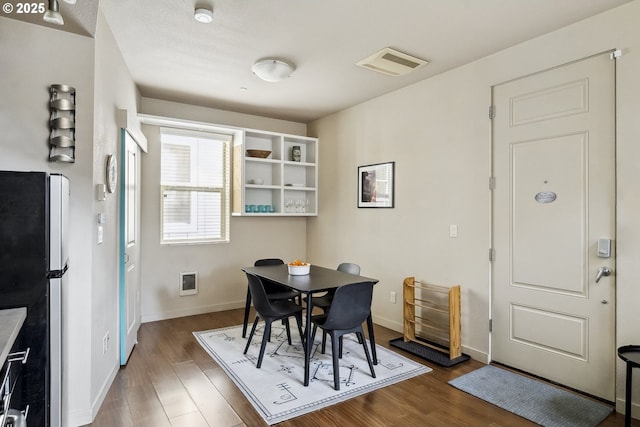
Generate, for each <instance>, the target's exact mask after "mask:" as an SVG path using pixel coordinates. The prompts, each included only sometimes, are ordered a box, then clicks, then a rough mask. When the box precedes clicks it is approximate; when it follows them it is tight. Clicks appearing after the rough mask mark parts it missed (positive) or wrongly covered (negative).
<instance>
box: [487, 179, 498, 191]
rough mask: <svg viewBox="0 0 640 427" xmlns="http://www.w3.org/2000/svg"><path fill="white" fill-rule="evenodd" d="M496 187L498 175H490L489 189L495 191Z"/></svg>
mask: <svg viewBox="0 0 640 427" xmlns="http://www.w3.org/2000/svg"><path fill="white" fill-rule="evenodd" d="M495 189H496V177H495V176H490V177H489V190H491V191H493V190H495Z"/></svg>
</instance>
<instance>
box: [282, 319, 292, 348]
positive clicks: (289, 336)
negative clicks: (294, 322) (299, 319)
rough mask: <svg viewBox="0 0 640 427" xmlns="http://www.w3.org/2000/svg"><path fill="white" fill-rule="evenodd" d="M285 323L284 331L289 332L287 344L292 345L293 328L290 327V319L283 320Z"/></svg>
mask: <svg viewBox="0 0 640 427" xmlns="http://www.w3.org/2000/svg"><path fill="white" fill-rule="evenodd" d="M282 321H283V322H284V329H285V331H287V342H288V343H289V345H291V328H290V327H289V318H286V319H282Z"/></svg>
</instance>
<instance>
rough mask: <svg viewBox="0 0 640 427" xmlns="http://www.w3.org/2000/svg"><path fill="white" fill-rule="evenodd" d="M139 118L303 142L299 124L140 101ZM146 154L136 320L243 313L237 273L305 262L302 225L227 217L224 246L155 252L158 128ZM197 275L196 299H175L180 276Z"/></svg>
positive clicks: (150, 129) (300, 221)
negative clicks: (262, 264)
mask: <svg viewBox="0 0 640 427" xmlns="http://www.w3.org/2000/svg"><path fill="white" fill-rule="evenodd" d="M141 112H142V113H145V114H152V115H158V116H165V117H173V118H180V119H187V120H193V121H199V122H206V123H211V124H218V125H227V126H238V127H246V128H253V129H262V130H269V131H274V132H283V133H290V134H295V135H306V126H305V125H303V124H300V123H295V122H287V121H283V120H274V119H268V118H264V117H257V116H251V115H247V114H239V113H231V112H228V111H222V110H215V109H211V108H204V107H195V106H189V105H184V104H178V103H173V102H165V101H159V100H154V99H148V98H143V99H142V107H141ZM143 132H144V134H145V135H146V136H147V139H148V142H149V152H148V153H147V154H145V155H143V157H142V187H143V192H142V212H141V217H142V218H143V222H142V225H141V233H142V236H141V241H142V263H141V264H142V320H143V322H148V321H152V320H158V319H166V318H172V317H178V316H186V315H190V314H199V313H206V312H211V311H219V310H226V309H230V308H237V307H244V302H245V298H246V292H247V279H246V276H245V275H244V273H242V271H241V270H240V268H241V267H243V266H247V265H253V262H254V261H255V260H256V259H258V258H274V257H275V258H282V259H283V260H285V261H286V260H292V259H295V258H305V257H306V253H307V248H306V242H307V240H306V221H305V219H304V218H285V217H282V218H278V217H272V218H256V217H232V218H231V242H230V243H220V244H203V245H160V137H159V128H158V127H157V126H152V125H144V126H143ZM193 271H196V272H198V291H199V292H198V294H197V295H189V296H182V297H181V296H180V295H179V284H180V273H181V272H193Z"/></svg>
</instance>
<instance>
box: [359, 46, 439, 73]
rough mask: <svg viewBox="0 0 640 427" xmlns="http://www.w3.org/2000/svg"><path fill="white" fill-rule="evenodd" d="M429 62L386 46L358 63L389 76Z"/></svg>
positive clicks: (411, 69)
mask: <svg viewBox="0 0 640 427" xmlns="http://www.w3.org/2000/svg"><path fill="white" fill-rule="evenodd" d="M427 63H428V61H425V60H424V59H420V58H416V57H415V56H411V55H408V54H406V53H402V52H399V51H397V50H395V49H391V48H389V47H385V48H384V49H382V50H380V51H378V52H376V53H374V54H373V55H371V56H369V57H367V58H365V59H363V60H361V61H358V62H357V63H356V65H358V66H360V67H363V68H367V69H369V70H372V71H377V72H379V73H382V74H386V75H388V76H401V75H403V74H407V73H408V72H410V71H413V70H415V69H416V68H418V67H420V66H422V65H424V64H427Z"/></svg>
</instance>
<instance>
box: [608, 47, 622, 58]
mask: <svg viewBox="0 0 640 427" xmlns="http://www.w3.org/2000/svg"><path fill="white" fill-rule="evenodd" d="M621 56H622V50H620V49H616V50H614V51H613V52H611V55H609V59H618V58H620V57H621Z"/></svg>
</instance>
